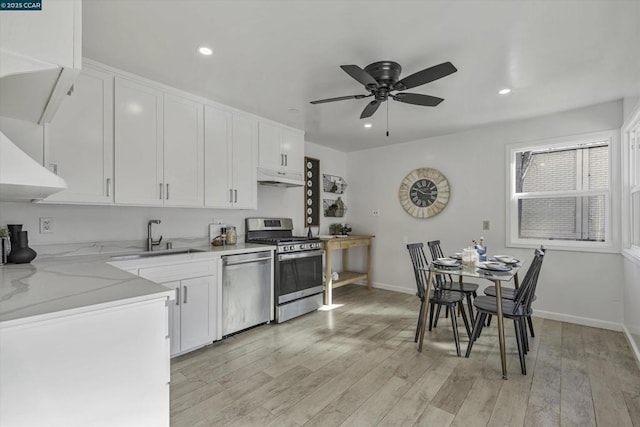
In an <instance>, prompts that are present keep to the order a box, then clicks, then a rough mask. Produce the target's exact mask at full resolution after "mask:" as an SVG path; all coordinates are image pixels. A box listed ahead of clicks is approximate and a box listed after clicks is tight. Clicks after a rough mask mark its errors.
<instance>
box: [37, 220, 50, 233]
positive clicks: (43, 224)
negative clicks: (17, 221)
mask: <svg viewBox="0 0 640 427" xmlns="http://www.w3.org/2000/svg"><path fill="white" fill-rule="evenodd" d="M51 233H53V218H40V234H51Z"/></svg>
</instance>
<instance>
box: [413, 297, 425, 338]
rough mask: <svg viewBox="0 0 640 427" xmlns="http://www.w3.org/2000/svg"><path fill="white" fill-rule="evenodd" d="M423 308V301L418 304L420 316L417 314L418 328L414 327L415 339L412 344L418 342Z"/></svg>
mask: <svg viewBox="0 0 640 427" xmlns="http://www.w3.org/2000/svg"><path fill="white" fill-rule="evenodd" d="M424 306H425V301H424V300H422V302H421V303H420V314H418V326H416V337H415V339H414V340H413V342H418V337H419V336H420V326H421V325H422V316H423V315H424Z"/></svg>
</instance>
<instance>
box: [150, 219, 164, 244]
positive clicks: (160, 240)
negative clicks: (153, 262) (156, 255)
mask: <svg viewBox="0 0 640 427" xmlns="http://www.w3.org/2000/svg"><path fill="white" fill-rule="evenodd" d="M153 224H160V220H159V219H150V220H149V223H148V224H147V251H152V250H153V247H154V246H160V242H162V236H160V239H158V240H153V237H151V226H152V225H153Z"/></svg>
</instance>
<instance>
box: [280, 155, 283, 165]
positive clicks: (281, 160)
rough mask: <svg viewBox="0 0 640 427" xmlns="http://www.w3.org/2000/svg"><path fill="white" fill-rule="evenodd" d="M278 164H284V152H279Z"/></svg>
mask: <svg viewBox="0 0 640 427" xmlns="http://www.w3.org/2000/svg"><path fill="white" fill-rule="evenodd" d="M280 166H284V154H280Z"/></svg>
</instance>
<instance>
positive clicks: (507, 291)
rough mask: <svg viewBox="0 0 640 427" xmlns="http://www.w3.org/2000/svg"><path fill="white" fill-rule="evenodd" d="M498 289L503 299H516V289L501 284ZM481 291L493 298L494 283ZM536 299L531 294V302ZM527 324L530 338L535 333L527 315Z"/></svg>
mask: <svg viewBox="0 0 640 427" xmlns="http://www.w3.org/2000/svg"><path fill="white" fill-rule="evenodd" d="M540 251H542V253H545V252H546V251H547V248H545V247H544V246H540ZM500 289H501V294H502V298H503V299H508V300H511V301H514V300H515V299H516V291H517V289H514V288H506V287H504V286H502V287H501V288H500ZM483 292H484V294H485V295H488V296H490V297H494V298H495V296H496V286H495V285H491V286H487V287H486V288H484V291H483ZM536 299H537V297H536V296H535V295H533V299H532V302H533V301H535V300H536ZM490 324H491V315H489V316H488V317H487V326H489V325H490ZM527 324H528V325H529V333H530V335H531V338H534V337H535V336H536V334H535V331H534V330H533V320H531V316H527Z"/></svg>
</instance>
